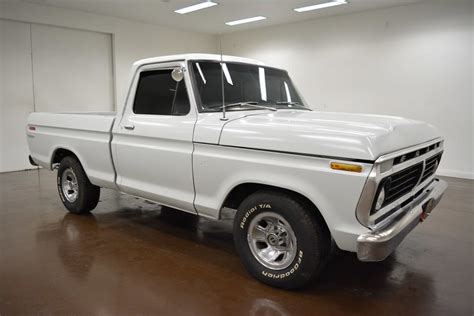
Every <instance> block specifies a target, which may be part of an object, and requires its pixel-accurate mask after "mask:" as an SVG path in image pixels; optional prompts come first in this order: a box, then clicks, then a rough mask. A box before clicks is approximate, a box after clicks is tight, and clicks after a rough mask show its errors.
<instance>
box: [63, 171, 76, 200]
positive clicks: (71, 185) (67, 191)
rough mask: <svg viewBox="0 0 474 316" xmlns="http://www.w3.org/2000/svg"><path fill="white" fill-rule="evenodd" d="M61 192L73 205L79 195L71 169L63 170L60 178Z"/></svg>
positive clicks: (74, 175)
mask: <svg viewBox="0 0 474 316" xmlns="http://www.w3.org/2000/svg"><path fill="white" fill-rule="evenodd" d="M61 190H62V191H63V195H64V197H65V198H66V200H68V202H70V203H74V202H75V201H76V200H77V196H78V195H79V184H78V183H77V177H76V174H75V173H74V171H73V170H72V168H68V169H66V170H64V172H63V174H62V176H61Z"/></svg>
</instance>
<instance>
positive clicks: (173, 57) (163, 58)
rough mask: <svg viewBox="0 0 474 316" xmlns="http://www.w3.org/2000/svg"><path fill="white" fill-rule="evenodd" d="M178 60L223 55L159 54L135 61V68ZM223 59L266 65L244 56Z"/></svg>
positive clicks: (225, 60) (224, 57)
mask: <svg viewBox="0 0 474 316" xmlns="http://www.w3.org/2000/svg"><path fill="white" fill-rule="evenodd" d="M177 60H184V61H188V60H214V61H220V60H221V55H219V54H179V55H167V56H159V57H152V58H146V59H140V60H137V61H136V62H134V63H133V67H134V68H138V67H140V66H142V65H145V64H154V63H163V62H169V61H177ZM222 60H223V61H224V62H238V63H246V64H255V65H259V66H265V64H264V63H262V62H260V61H258V60H255V59H249V58H243V57H236V56H228V55H222Z"/></svg>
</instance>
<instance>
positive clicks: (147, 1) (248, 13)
mask: <svg viewBox="0 0 474 316" xmlns="http://www.w3.org/2000/svg"><path fill="white" fill-rule="evenodd" d="M22 1H23V2H32V3H37V4H42V5H48V6H54V7H60V8H66V9H73V10H80V11H85V12H91V13H98V14H103V15H108V16H114V17H120V18H125V19H129V20H134V21H140V22H145V23H151V24H157V25H163V26H169V27H173V28H178V29H182V30H188V31H197V32H202V33H210V34H219V33H227V32H234V31H240V30H248V29H253V28H259V27H266V26H271V25H277V24H285V23H291V22H297V21H303V20H310V19H315V18H319V17H323V16H331V15H339V14H348V13H353V12H361V11H367V10H374V9H380V8H386V7H391V6H398V5H404V4H409V3H414V2H421V1H425V0H349V4H347V5H340V6H336V7H331V8H326V9H322V10H316V11H311V12H305V13H297V12H295V11H293V8H297V7H301V6H306V5H312V4H318V3H323V2H328V1H330V0H286V1H285V0H214V1H216V2H218V3H219V5H217V6H214V7H211V8H208V9H205V10H201V11H195V12H192V13H188V14H184V15H181V14H177V13H174V12H173V11H174V10H176V9H179V8H182V7H186V6H189V5H193V4H196V3H199V2H202V1H204V0H22ZM258 15H263V16H265V17H267V20H263V21H259V22H254V23H249V24H242V25H239V26H227V25H225V24H224V23H225V22H228V21H233V20H238V19H242V18H247V17H253V16H258Z"/></svg>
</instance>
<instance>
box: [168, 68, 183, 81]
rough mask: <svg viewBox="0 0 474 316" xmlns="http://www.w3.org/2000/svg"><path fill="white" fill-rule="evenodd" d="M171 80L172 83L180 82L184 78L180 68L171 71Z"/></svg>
mask: <svg viewBox="0 0 474 316" xmlns="http://www.w3.org/2000/svg"><path fill="white" fill-rule="evenodd" d="M171 78H173V80H174V81H176V82H180V81H181V80H183V78H184V71H183V68H182V67H178V68H175V69H173V71H172V72H171Z"/></svg>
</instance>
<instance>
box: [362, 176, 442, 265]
mask: <svg viewBox="0 0 474 316" xmlns="http://www.w3.org/2000/svg"><path fill="white" fill-rule="evenodd" d="M447 187H448V185H447V183H446V182H445V181H443V180H441V179H434V180H433V182H431V184H430V185H429V186H427V187H426V188H425V189H424V192H423V193H422V194H420V196H419V197H418V198H417V199H415V200H414V201H413V202H411V203H410V204H408V205H406V206H405V207H404V209H403V211H402V212H400V216H399V217H397V218H395V219H394V220H393V221H392V224H390V225H388V226H386V227H384V228H381V229H379V230H374V231H371V232H369V233H366V234H363V235H360V236H359V237H358V238H357V257H358V258H359V260H360V261H369V262H370V261H382V260H384V259H385V258H387V257H388V256H389V255H390V254H391V253H392V252H393V251H394V250H395V248H396V247H397V246H398V245H399V244H400V243H401V242H402V240H403V239H404V238H405V236H406V235H408V233H409V232H411V231H412V230H413V228H415V226H416V225H418V223H419V222H420V221H421V220H422V219H424V218H426V217H427V216H428V215H429V213H431V211H432V210H433V208H434V207H435V206H436V205H437V204H438V203H439V201H440V200H441V197H442V196H443V193H444V191H445V190H446V188H447Z"/></svg>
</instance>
